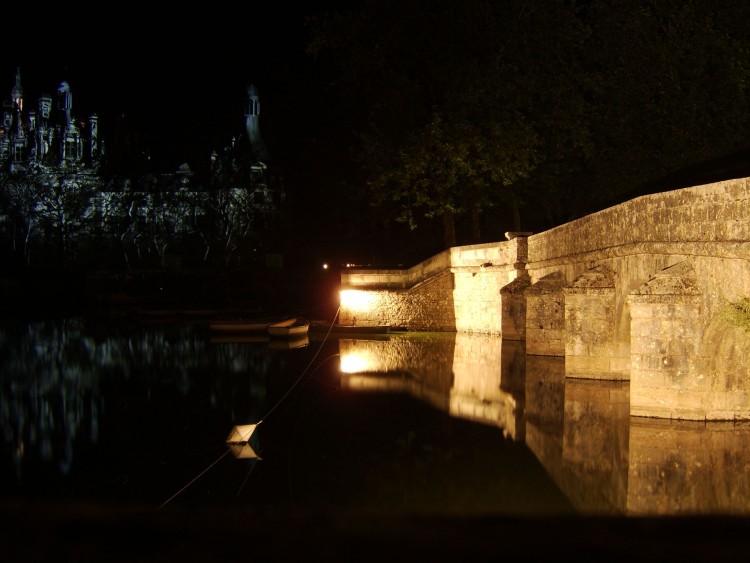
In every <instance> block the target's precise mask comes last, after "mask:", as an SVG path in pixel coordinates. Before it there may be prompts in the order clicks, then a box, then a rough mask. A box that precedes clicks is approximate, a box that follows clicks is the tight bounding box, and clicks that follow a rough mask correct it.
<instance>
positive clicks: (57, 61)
mask: <svg viewBox="0 0 750 563" xmlns="http://www.w3.org/2000/svg"><path fill="white" fill-rule="evenodd" d="M304 4H305V5H303V6H299V5H298V4H297V3H286V2H276V3H271V4H262V3H259V2H246V3H241V4H234V5H228V6H225V5H223V4H222V3H212V4H211V5H210V6H211V7H210V8H209V7H208V6H209V5H208V4H205V3H203V4H198V5H197V6H195V7H190V6H191V5H189V4H180V5H179V8H174V10H175V11H172V12H169V11H168V10H167V9H163V8H162V7H161V6H160V7H159V9H158V11H156V10H155V11H154V12H149V11H147V10H145V8H144V7H141V8H140V9H136V8H135V7H130V6H131V5H128V11H127V12H123V13H119V14H118V13H116V12H115V11H112V12H107V13H104V12H103V11H102V12H98V11H97V12H93V11H89V10H75V9H73V10H67V9H65V10H63V9H59V8H58V9H57V12H50V11H46V12H43V14H42V15H41V17H38V15H37V14H30V13H28V10H27V11H26V12H25V13H19V14H16V15H15V17H11V18H4V21H5V24H6V25H5V28H6V30H7V32H8V34H7V35H6V34H4V35H6V39H5V40H4V41H6V45H7V44H13V45H14V48H13V49H6V50H5V53H6V54H5V55H4V56H3V57H2V59H1V60H0V95H2V98H3V99H7V98H9V97H10V90H11V88H12V87H13V84H14V79H15V70H16V67H20V69H21V79H22V86H23V88H24V96H25V103H26V108H29V107H30V105H32V104H33V105H35V104H36V100H37V97H38V96H39V94H40V93H42V92H46V93H50V94H52V95H53V96H54V94H55V91H56V88H57V85H58V84H59V83H60V82H61V81H63V80H66V81H67V82H68V83H69V84H70V87H71V90H72V93H73V110H74V114H75V115H76V117H78V118H79V119H82V118H85V117H87V116H88V114H89V113H92V112H93V113H96V114H98V116H99V122H100V131H101V133H102V135H103V136H104V138H105V142H106V138H107V133H108V131H109V130H110V129H111V128H112V127H113V123H114V120H115V119H116V118H118V117H120V116H122V115H127V116H128V119H129V120H130V121H131V122H132V123H133V124H135V126H136V129H137V130H138V131H139V132H141V133H142V134H143V135H144V136H145V139H146V141H145V142H146V143H147V144H148V145H149V147H150V150H151V151H152V152H153V153H154V156H155V157H161V158H162V159H163V160H164V161H165V163H168V164H167V165H171V164H172V163H174V164H175V165H177V164H179V163H180V162H181V161H193V160H196V159H202V158H207V157H208V155H209V154H210V151H211V150H213V149H221V148H222V147H223V146H224V145H226V144H227V143H228V142H229V139H230V138H231V136H232V135H233V134H239V133H240V132H241V131H242V127H243V125H244V123H243V119H244V118H243V111H244V101H245V92H246V88H247V86H248V85H249V84H250V83H252V84H254V85H255V86H256V87H257V88H258V91H259V94H260V97H261V127H262V130H263V132H264V136H267V137H271V141H273V129H272V126H273V123H274V121H276V122H279V120H283V119H285V118H286V119H288V118H289V116H291V115H293V114H294V113H295V112H296V111H298V109H299V108H300V104H304V96H305V88H306V87H307V85H306V80H305V79H304V77H303V76H304V72H303V67H305V65H306V63H307V62H308V59H307V57H306V56H305V54H304V49H305V43H306V36H305V30H304V18H305V17H306V16H307V15H309V14H312V13H317V12H320V11H327V10H329V9H330V8H332V7H333V6H335V4H336V2H332V1H328V2H305V3H304ZM11 22H14V23H11ZM285 116H286V117H285ZM273 144H274V143H273V142H271V145H273Z"/></svg>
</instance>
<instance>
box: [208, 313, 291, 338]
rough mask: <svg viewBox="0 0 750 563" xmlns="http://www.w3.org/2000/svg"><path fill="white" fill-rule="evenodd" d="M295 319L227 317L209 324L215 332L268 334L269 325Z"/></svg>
mask: <svg viewBox="0 0 750 563" xmlns="http://www.w3.org/2000/svg"><path fill="white" fill-rule="evenodd" d="M295 320H296V319H295V318H291V319H284V320H279V317H264V318H257V319H227V320H216V321H211V322H210V323H209V326H210V328H211V330H212V331H213V332H223V333H244V334H248V333H254V334H268V327H269V325H271V324H272V323H274V324H275V323H294V321H295Z"/></svg>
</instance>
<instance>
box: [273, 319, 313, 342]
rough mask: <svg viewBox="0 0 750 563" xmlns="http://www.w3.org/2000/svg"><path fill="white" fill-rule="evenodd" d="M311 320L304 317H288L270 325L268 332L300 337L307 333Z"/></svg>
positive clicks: (285, 336) (274, 334)
mask: <svg viewBox="0 0 750 563" xmlns="http://www.w3.org/2000/svg"><path fill="white" fill-rule="evenodd" d="M309 329H310V321H308V320H307V319H303V318H294V319H286V320H283V321H279V322H275V323H271V324H269V325H268V334H270V335H271V336H281V337H284V338H290V337H295V338H296V337H300V336H304V335H306V334H307V332H308V330H309Z"/></svg>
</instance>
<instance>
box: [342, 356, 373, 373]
mask: <svg viewBox="0 0 750 563" xmlns="http://www.w3.org/2000/svg"><path fill="white" fill-rule="evenodd" d="M368 364H369V362H368V361H367V358H366V357H365V356H363V355H362V354H357V353H356V352H354V353H351V354H342V355H341V371H342V372H343V373H360V372H363V371H367V367H368Z"/></svg>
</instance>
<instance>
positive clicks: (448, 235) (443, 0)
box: [308, 0, 750, 247]
mask: <svg viewBox="0 0 750 563" xmlns="http://www.w3.org/2000/svg"><path fill="white" fill-rule="evenodd" d="M749 11H750V6H748V5H747V3H742V2H721V1H718V0H708V1H706V0H679V1H678V0H635V1H631V0H628V1H625V0H587V1H575V0H545V1H540V0H506V1H502V2H498V1H492V0H462V1H461V2H457V1H454V0H432V1H429V2H428V1H427V0H407V1H398V0H362V1H361V2H359V3H357V4H356V5H355V7H354V8H352V9H350V10H349V11H339V12H333V13H330V14H327V15H324V16H321V17H317V18H314V19H311V20H309V22H308V29H309V32H310V36H309V43H308V53H309V54H310V56H311V57H312V59H313V61H314V63H315V64H316V65H317V67H318V69H319V71H320V73H321V76H324V77H325V80H326V86H327V87H328V89H327V90H326V92H327V95H328V96H329V98H330V100H332V101H333V102H334V105H335V108H334V109H331V110H329V111H331V112H332V117H333V118H332V119H330V120H329V123H330V125H329V128H330V130H329V131H328V132H327V134H328V135H330V137H328V138H329V139H332V138H336V139H337V140H338V143H339V144H338V145H337V146H340V145H341V144H342V141H343V144H344V145H345V146H348V147H350V148H351V151H350V153H349V154H348V157H349V158H350V159H351V162H352V164H353V165H354V166H353V167H352V168H349V169H347V168H345V167H342V168H341V170H342V171H344V170H348V172H346V173H348V174H350V175H349V176H348V177H343V176H342V177H340V178H337V179H336V180H335V181H333V182H332V183H331V184H332V186H334V187H333V188H331V189H332V191H333V192H334V193H335V191H336V189H337V188H341V189H342V190H345V191H346V192H347V194H346V195H342V197H348V198H350V199H356V200H358V201H359V202H360V203H359V211H360V212H361V213H362V214H363V215H364V214H366V215H367V216H368V219H363V220H361V221H360V224H361V225H369V226H370V227H371V226H372V225H373V224H379V225H385V224H387V223H399V224H401V225H403V226H408V228H409V230H412V231H414V232H418V231H420V230H421V231H422V232H425V235H423V236H432V235H428V234H427V233H432V232H433V231H430V230H429V229H430V225H434V223H435V222H436V220H439V222H440V223H441V224H442V225H444V226H445V229H444V236H443V242H442V244H443V246H444V247H445V246H451V245H454V244H465V243H468V242H483V241H485V240H498V236H499V234H500V233H502V232H503V231H506V230H519V229H520V230H541V229H545V228H550V227H552V226H555V225H556V224H560V223H562V222H565V221H567V220H569V219H570V218H572V217H574V216H578V215H580V214H582V213H587V212H590V211H593V210H596V209H597V208H600V207H601V206H603V205H605V204H606V203H607V202H611V201H615V200H617V198H618V197H620V196H622V195H623V194H626V193H628V191H630V190H632V189H633V188H635V187H637V186H638V185H640V184H642V183H644V182H648V181H653V180H655V179H657V178H659V177H661V176H663V175H665V174H668V173H670V172H672V171H674V170H677V169H680V168H683V167H685V166H688V165H690V164H694V163H696V162H701V161H703V160H708V159H711V158H714V157H717V156H721V155H724V154H727V153H729V152H732V151H735V150H738V149H742V148H746V147H747V146H748V142H749V141H750V139H749V137H750V135H749V133H750V127H749V125H750V122H749V121H748V119H749V116H750V112H749V111H748V110H749V109H750V107H748V92H747V83H748V73H749V72H750V58H748V47H749V46H750V41H749V36H748V29H747V26H746V25H743V24H742V23H741V22H747V21H749V20H748V16H749V15H750V14H749V13H748V12H749ZM317 142H318V143H321V142H322V141H321V139H317ZM318 154H320V153H318ZM346 173H345V172H342V175H343V174H346ZM362 202H366V203H367V206H364V205H363V203H362ZM464 218H466V221H465V222H464V224H465V225H469V228H468V229H467V233H464V234H461V235H460V236H457V235H458V233H456V232H455V231H453V230H452V229H453V228H454V225H455V224H456V222H457V221H459V220H463V219H464ZM487 226H489V229H487V230H486V231H484V230H483V229H482V228H480V227H483V228H486V227H487ZM382 232H388V229H385V228H384V229H383V231H382ZM400 232H401V233H403V231H400Z"/></svg>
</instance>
